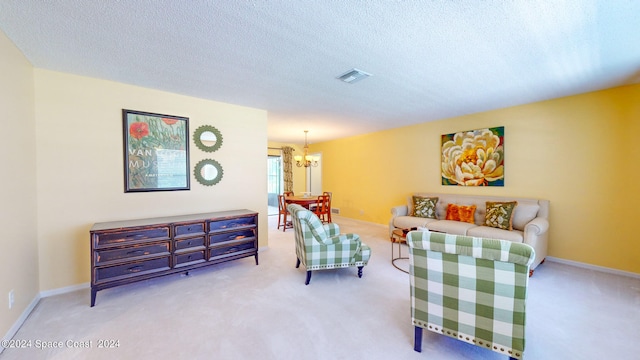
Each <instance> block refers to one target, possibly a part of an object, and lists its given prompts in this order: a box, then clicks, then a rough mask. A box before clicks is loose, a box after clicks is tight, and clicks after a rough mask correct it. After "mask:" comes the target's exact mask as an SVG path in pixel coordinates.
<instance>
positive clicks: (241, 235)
mask: <svg viewBox="0 0 640 360" xmlns="http://www.w3.org/2000/svg"><path fill="white" fill-rule="evenodd" d="M253 237H255V232H254V230H253V229H247V230H239V231H230V232H225V233H220V234H213V235H209V245H216V244H218V243H224V242H227V241H235V240H242V239H247V238H253Z"/></svg>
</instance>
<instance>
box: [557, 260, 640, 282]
mask: <svg viewBox="0 0 640 360" xmlns="http://www.w3.org/2000/svg"><path fill="white" fill-rule="evenodd" d="M545 259H546V260H547V261H551V262H555V263H558V264H565V265H571V266H575V267H579V268H583V269H589V270H594V271H600V272H604V273H609V274H614V275H621V276H629V277H632V278H635V279H640V274H638V273H634V272H630V271H623V270H618V269H612V268H608V267H604V266H598V265H591V264H587V263H583V262H579V261H573V260H565V259H560V258H557V257H553V256H547V257H546V258H545Z"/></svg>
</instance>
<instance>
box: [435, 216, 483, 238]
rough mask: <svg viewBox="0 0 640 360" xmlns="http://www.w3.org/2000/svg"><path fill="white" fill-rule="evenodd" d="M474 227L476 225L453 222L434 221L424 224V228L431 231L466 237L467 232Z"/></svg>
mask: <svg viewBox="0 0 640 360" xmlns="http://www.w3.org/2000/svg"><path fill="white" fill-rule="evenodd" d="M474 227H478V225H476V224H470V223H468V222H463V221H455V220H435V221H431V222H429V223H428V224H426V228H427V229H429V230H431V231H438V232H443V233H447V234H454V235H467V230H469V229H471V228H474Z"/></svg>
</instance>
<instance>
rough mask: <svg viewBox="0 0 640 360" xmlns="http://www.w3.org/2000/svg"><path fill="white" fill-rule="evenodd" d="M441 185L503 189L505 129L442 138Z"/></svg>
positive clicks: (457, 134)
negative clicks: (501, 187) (496, 187)
mask: <svg viewBox="0 0 640 360" xmlns="http://www.w3.org/2000/svg"><path fill="white" fill-rule="evenodd" d="M440 155H441V157H442V166H441V171H442V185H458V186H504V126H500V127H494V128H487V129H478V130H469V131H461V132H457V133H453V134H446V135H442V151H441V153H440Z"/></svg>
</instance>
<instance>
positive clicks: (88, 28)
mask: <svg viewBox="0 0 640 360" xmlns="http://www.w3.org/2000/svg"><path fill="white" fill-rule="evenodd" d="M0 29H2V31H4V33H5V34H6V35H7V36H8V37H9V38H10V39H11V40H12V41H13V42H14V43H15V44H16V45H17V46H18V48H19V49H20V50H21V51H22V52H23V53H24V54H25V56H26V57H27V58H28V59H29V60H30V61H31V63H32V64H33V65H34V66H35V67H38V68H44V69H51V70H56V71H62V72H67V73H73V74H79V75H84V76H90V77H95V78H102V79H109V80H114V81H118V82H123V83H128V84H134V85H139V86H144V87H148V88H155V89H160V90H165V91H170V92H174V93H179V94H184V95H189V96H195V97H200V98H205V99H211V100H217V101H222V102H226V103H232V104H238V105H242V106H249V107H255V108H260V109H265V110H268V114H269V120H268V129H269V130H268V131H269V134H268V138H269V140H271V141H282V142H294V143H300V142H303V141H304V140H303V139H304V132H303V131H304V130H307V129H308V130H309V142H311V143H313V142H318V141H324V140H329V139H336V138H342V137H346V136H351V135H356V134H363V133H368V132H373V131H378V130H382V129H388V128H394V127H400V126H404V125H410V124H416V123H421V122H425V121H433V120H438V119H442V118H447V117H452V116H457V115H463V114H469V113H474V112H479V111H486V110H491V109H496V108H502V107H508V106H513V105H519V104H524V103H530V102H535V101H540V100H546V99H551V98H556V97H562V96H567V95H572V94H578V93H584V92H589V91H593V90H598V89H603V88H609V87H613V86H618V85H623V84H631V83H638V82H640V1H637V0H629V1H623V0H553V1H548V0H547V1H533V0H509V1H506V0H505V1H477V0H457V1H435V0H433V1H427V0H424V1H400V0H395V1H391V0H369V1H367V0H359V1H356V0H350V1H348V0H305V1H294V0H253V1H247V0H225V1H213V0H127V1H101V0H50V1H41V0H0ZM354 67H356V68H359V69H362V70H364V71H366V72H369V73H371V74H373V76H372V77H370V78H368V79H364V80H361V81H359V82H357V83H354V84H346V83H342V82H340V81H338V80H336V77H337V76H339V75H341V74H342V73H344V72H346V71H348V70H350V69H351V68H354ZM141 110H146V111H153V110H154V109H141Z"/></svg>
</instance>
